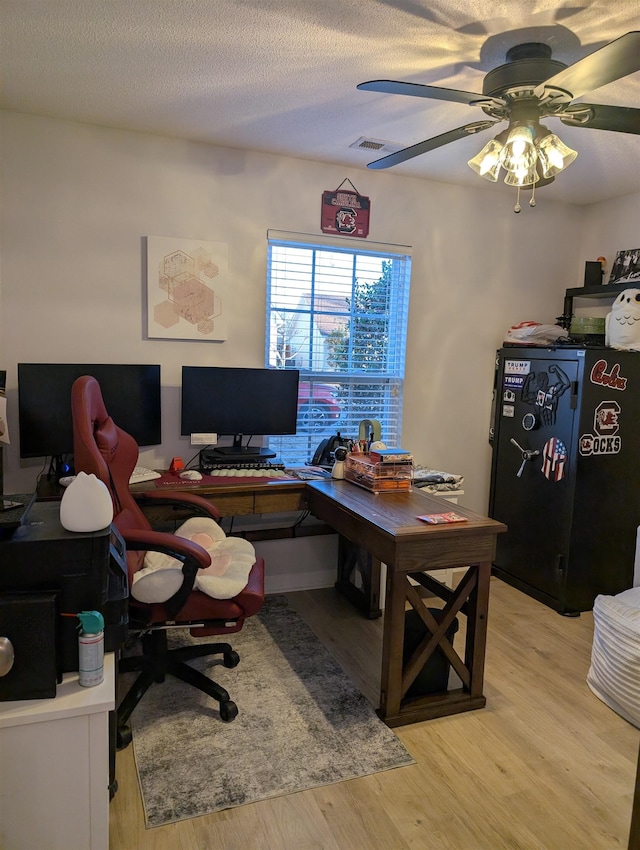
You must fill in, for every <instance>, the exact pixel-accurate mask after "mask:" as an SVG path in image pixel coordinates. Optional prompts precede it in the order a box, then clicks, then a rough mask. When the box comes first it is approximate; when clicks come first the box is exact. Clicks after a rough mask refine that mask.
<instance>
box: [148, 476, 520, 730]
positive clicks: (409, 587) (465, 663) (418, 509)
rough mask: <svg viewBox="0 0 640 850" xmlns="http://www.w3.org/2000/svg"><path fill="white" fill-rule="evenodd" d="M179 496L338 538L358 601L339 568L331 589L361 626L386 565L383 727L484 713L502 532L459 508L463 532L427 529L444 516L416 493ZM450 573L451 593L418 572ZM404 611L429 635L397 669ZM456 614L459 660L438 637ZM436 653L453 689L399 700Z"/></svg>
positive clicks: (290, 489)
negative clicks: (310, 517)
mask: <svg viewBox="0 0 640 850" xmlns="http://www.w3.org/2000/svg"><path fill="white" fill-rule="evenodd" d="M148 489H150V488H149V482H147V483H144V484H137V485H135V486H134V487H132V490H133V491H134V492H136V491H139V492H144V491H145V490H148ZM181 489H188V490H190V491H191V492H197V493H198V494H199V495H202V496H205V497H211V500H212V501H214V502H215V504H216V505H217V506H218V508H219V509H220V510H221V512H222V514H223V515H225V516H231V515H243V514H244V515H247V514H258V513H273V512H276V513H277V512H281V511H282V512H286V511H296V510H305V509H308V510H310V511H311V513H313V514H314V515H315V516H316V517H317V518H318V519H320V520H323V521H324V522H325V523H326V524H327V525H329V526H331V528H333V529H334V530H335V531H337V532H338V534H340V535H341V538H343V539H344V540H347V541H350V542H351V543H352V544H355V546H356V547H357V548H358V550H359V552H361V553H362V552H364V553H367V554H368V556H369V564H368V567H369V572H368V578H367V579H366V586H365V588H364V593H363V592H362V591H361V590H359V591H357V590H355V589H354V588H353V586H352V585H349V583H348V582H347V580H346V573H347V572H348V571H349V564H347V569H346V570H344V569H343V567H344V563H341V564H339V565H338V566H339V572H338V579H339V580H338V582H337V585H336V586H337V587H338V588H339V589H340V590H342V591H343V592H345V593H346V595H348V596H349V598H352V599H355V598H356V597H358V595H359V596H360V601H361V604H360V607H361V608H364V610H365V613H366V614H367V615H368V616H377V615H379V613H380V612H379V608H378V606H379V599H378V588H379V580H380V565H381V563H384V564H386V566H387V579H386V603H385V610H384V635H383V649H382V663H381V668H382V669H381V684H380V706H379V709H378V712H379V714H380V716H381V717H382V719H383V720H384V721H385V722H386V723H387V724H388V725H389V726H399V725H402V724H405V723H415V722H417V721H420V720H428V719H430V718H433V717H442V716H445V715H448V714H456V713H458V712H461V711H471V710H472V709H476V708H482V707H483V706H484V705H485V704H486V698H485V697H484V695H483V692H482V689H483V678H484V657H485V645H486V634H487V613H488V604H489V579H490V577H491V563H492V561H493V558H494V555H495V547H496V537H497V535H498V534H500V533H501V532H503V531H506V526H505V525H503V524H502V523H499V522H496V521H495V520H492V519H488V518H486V517H483V516H480V515H479V514H476V513H474V512H473V511H470V510H468V509H467V508H464V507H462V506H460V505H456V507H455V509H456V512H457V513H460V514H462V515H464V516H466V517H467V518H468V521H467V522H463V523H455V524H450V525H435V526H434V525H428V524H427V523H424V522H421V521H420V520H418V519H417V518H416V517H417V516H418V515H419V514H427V513H441V512H442V511H443V510H446V508H444V507H443V502H442V499H441V498H439V497H437V496H433V495H430V494H426V493H424V492H422V491H421V490H418V489H413V490H411V491H409V492H402V493H385V494H382V495H378V496H376V495H374V494H373V493H369V492H368V491H367V490H364V489H362V488H360V487H357V486H356V485H354V484H351V483H349V482H348V481H332V480H326V481H306V482H305V481H284V482H281V481H273V480H272V481H264V482H255V483H253V482H252V483H251V484H248V483H242V484H231V483H226V482H225V483H224V484H220V485H218V484H216V485H203V484H200V483H197V482H193V486H191V485H190V486H189V487H188V488H182V487H181ZM165 518H166V517H165ZM359 557H360V556H359ZM345 558H346V556H345ZM343 560H344V559H343V557H342V556H341V561H343ZM452 568H463V569H465V570H466V572H465V575H464V578H463V579H462V580H461V581H460V583H459V584H458V586H457V588H455V589H454V590H452V589H450V588H448V587H447V586H446V585H444V584H443V583H442V582H439V581H436V579H435V578H433V576H431V575H427V574H426V573H425V571H427V570H428V571H429V572H432V571H438V570H446V569H452ZM341 571H342V574H341ZM410 579H411V580H412V581H410ZM416 583H417V584H419V585H422V586H423V587H425V588H427V589H428V590H429V591H430V592H431V593H432V594H435V595H436V596H438V597H439V598H440V599H442V600H443V601H444V602H445V606H444V609H443V618H442V620H441V621H440V622H439V623H438V622H436V621H435V619H434V618H433V617H432V616H431V615H430V614H429V612H428V611H427V610H426V607H425V605H424V603H423V601H422V597H421V595H420V592H419V588H418V587H416ZM407 603H409V605H410V606H411V607H413V608H414V609H415V610H416V611H418V612H419V615H420V616H421V618H422V620H423V622H424V623H425V626H426V627H427V629H428V630H429V633H427V635H426V637H425V639H424V640H423V641H422V642H421V643H420V645H419V646H418V647H417V648H416V650H415V651H414V653H413V655H412V656H411V658H410V659H409V660H408V661H407V662H406V664H403V661H402V650H403V643H404V621H405V609H406V606H407ZM460 614H462V615H464V616H465V617H466V637H465V650H464V657H460V655H458V653H457V652H456V651H455V650H454V648H453V646H452V644H451V642H450V641H449V640H448V639H447V637H446V633H447V629H448V628H449V626H450V625H451V624H452V623H453V621H454V619H455V618H456V616H457V615H460ZM438 646H439V647H440V648H441V649H442V651H443V652H444V653H445V655H446V656H447V658H448V659H449V661H450V663H451V665H452V667H453V669H454V670H455V672H456V673H457V674H458V676H459V678H460V680H461V681H462V687H461V688H459V689H456V690H451V691H448V692H447V693H446V694H439V695H433V696H424V697H413V698H411V699H406V698H404V694H405V693H406V691H407V690H408V688H409V687H410V686H411V684H412V683H413V681H414V679H415V678H416V676H417V674H418V673H419V672H420V670H422V668H423V667H424V665H425V663H426V661H427V660H428V659H429V657H430V656H431V655H432V653H433V652H434V651H435V649H436V647H438Z"/></svg>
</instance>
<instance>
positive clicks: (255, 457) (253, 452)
mask: <svg viewBox="0 0 640 850" xmlns="http://www.w3.org/2000/svg"><path fill="white" fill-rule="evenodd" d="M200 456H201V458H204V457H206V460H207V461H209V463H228V464H234V463H237V464H249V463H264V462H265V461H268V460H269V459H270V458H274V457H275V456H276V453H275V452H274V451H273V449H270V448H267V447H265V446H243V445H242V434H236V435H235V437H234V439H233V445H232V446H215V447H214V448H210V449H205V450H203V451H202V452H201V453H200Z"/></svg>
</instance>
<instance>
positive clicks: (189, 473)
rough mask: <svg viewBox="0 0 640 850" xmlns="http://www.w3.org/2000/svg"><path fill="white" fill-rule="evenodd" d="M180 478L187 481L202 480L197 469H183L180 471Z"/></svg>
mask: <svg viewBox="0 0 640 850" xmlns="http://www.w3.org/2000/svg"><path fill="white" fill-rule="evenodd" d="M180 478H186V479H188V480H189V481H202V475H201V474H200V473H199V472H198V470H197V469H185V470H183V471H182V472H181V473H180Z"/></svg>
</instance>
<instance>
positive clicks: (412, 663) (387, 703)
mask: <svg viewBox="0 0 640 850" xmlns="http://www.w3.org/2000/svg"><path fill="white" fill-rule="evenodd" d="M490 576H491V563H490V562H484V563H480V564H474V565H471V566H469V567H467V572H466V575H465V576H464V578H463V579H462V581H461V582H460V583H459V584H458V586H457V587H456V588H455V589H453V590H452V589H451V588H448V587H447V586H446V585H444V584H442V583H441V582H439V581H436V579H434V578H433V577H432V576H431V575H428V574H426V573H423V572H418V573H405V572H401V571H396V572H389V573H388V575H387V598H386V605H385V618H386V619H385V629H384V646H383V652H382V681H381V691H380V693H381V700H380V702H381V704H380V708H379V711H378V713H379V714H380V716H381V717H382V719H383V720H384V721H385V723H387V724H388V725H389V726H400V725H402V724H405V723H415V722H416V721H417V720H426V719H430V718H433V717H442V716H444V715H448V714H456V713H458V712H461V711H471V710H473V709H476V708H482V707H484V705H485V703H486V699H485V697H484V696H483V694H482V687H483V679H484V656H485V642H486V631H487V613H488V604H489V580H490ZM410 578H411V579H413V580H414V581H415V582H418V583H419V584H420V585H422V586H423V587H425V588H427V589H428V590H430V591H431V592H432V593H434V594H435V595H436V596H438V597H440V598H441V599H443V600H444V601H445V603H446V604H445V607H444V609H443V613H442V618H441V619H439V620H436V619H435V618H434V617H433V615H432V614H431V613H430V612H429V611H428V610H427V608H426V606H425V604H424V601H423V598H422V596H421V595H420V593H419V590H418V588H417V587H416V586H415V585H414V584H412V582H411V581H410V580H409V579H410ZM407 602H408V603H409V605H410V606H411V607H412V608H413V609H414V610H415V611H416V612H417V613H418V615H419V617H420V618H421V620H422V622H423V623H424V625H425V629H426V635H425V637H424V638H423V640H422V641H421V642H420V643H419V645H418V646H417V647H416V649H415V650H414V651H413V653H412V654H411V657H410V658H409V659H407V661H406V663H403V645H404V633H405V610H406V605H407ZM457 614H463V615H464V616H465V617H466V638H465V651H464V658H461V657H460V655H459V654H458V653H457V652H456V650H455V649H454V647H453V645H452V643H451V641H450V640H449V639H448V638H447V629H448V628H449V627H450V626H451V624H452V623H453V621H454V618H455V617H456V615H457ZM437 647H440V649H441V650H442V651H443V652H444V654H445V655H446V657H447V660H448V661H449V663H450V664H451V666H452V667H453V669H454V670H455V672H456V673H457V674H458V676H459V678H460V680H461V682H462V687H461V688H456V689H453V690H449V691H447V692H445V693H438V694H426V695H424V696H419V697H412V698H411V699H405V694H406V692H407V690H408V689H409V687H410V686H411V684H412V683H413V682H414V680H415V678H416V676H417V675H418V673H419V672H420V671H421V670H422V668H423V667H424V665H425V663H426V662H427V661H428V659H429V658H430V656H431V655H432V654H433V653H434V652H435V650H436V648H437Z"/></svg>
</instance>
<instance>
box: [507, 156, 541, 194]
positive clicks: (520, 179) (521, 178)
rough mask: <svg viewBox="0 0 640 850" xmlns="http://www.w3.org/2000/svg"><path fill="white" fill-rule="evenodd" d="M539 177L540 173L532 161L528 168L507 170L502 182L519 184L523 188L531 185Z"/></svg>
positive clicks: (510, 184)
mask: <svg viewBox="0 0 640 850" xmlns="http://www.w3.org/2000/svg"><path fill="white" fill-rule="evenodd" d="M539 179H540V175H539V174H538V171H537V169H536V163H535V162H534V163H533V165H532V166H531V167H530V168H521V169H518V170H517V171H507V173H506V175H505V178H504V182H505V183H506V184H507V186H519V187H521V188H524V187H526V186H533V185H534V184H535V183H537V182H538V180H539Z"/></svg>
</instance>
